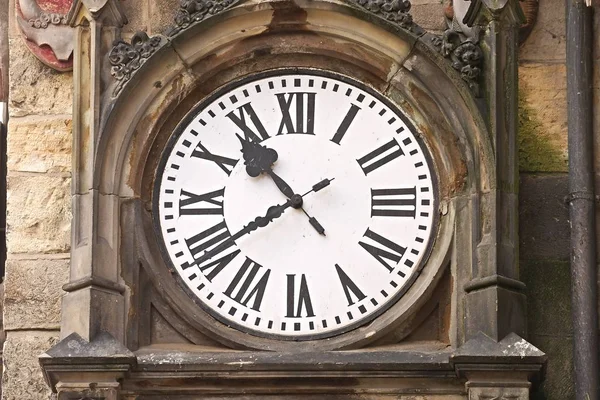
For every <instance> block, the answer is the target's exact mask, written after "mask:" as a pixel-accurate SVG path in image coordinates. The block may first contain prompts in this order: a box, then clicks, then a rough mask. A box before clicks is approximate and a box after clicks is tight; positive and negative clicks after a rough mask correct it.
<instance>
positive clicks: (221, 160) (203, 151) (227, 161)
mask: <svg viewBox="0 0 600 400" xmlns="http://www.w3.org/2000/svg"><path fill="white" fill-rule="evenodd" d="M192 157H196V158H202V159H203V160H208V161H212V162H214V163H215V164H217V165H218V166H219V168H221V169H222V170H223V172H225V173H226V174H227V175H229V174H230V173H231V170H232V169H233V167H235V164H237V160H234V159H233V158H229V157H223V156H218V155H216V154H212V153H211V152H210V151H208V149H207V148H206V147H204V145H202V143H200V142H198V146H196V148H195V149H194V151H193V152H192ZM227 165H228V166H230V167H232V168H228V167H226V166H227Z"/></svg>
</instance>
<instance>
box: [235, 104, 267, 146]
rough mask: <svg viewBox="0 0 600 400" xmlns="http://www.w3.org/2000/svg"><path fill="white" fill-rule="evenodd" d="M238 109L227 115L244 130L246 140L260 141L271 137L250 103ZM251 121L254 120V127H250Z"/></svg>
mask: <svg viewBox="0 0 600 400" xmlns="http://www.w3.org/2000/svg"><path fill="white" fill-rule="evenodd" d="M236 111H237V112H236ZM236 111H231V112H230V113H229V114H227V117H229V119H230V120H231V121H233V123H234V124H236V125H237V126H238V128H240V129H241V130H242V132H243V133H244V138H245V139H246V140H251V141H253V142H255V143H259V142H261V141H262V140H265V139H268V138H269V137H270V136H269V134H268V133H267V131H266V130H265V127H264V126H263V124H262V122H261V121H260V119H259V118H258V115H256V111H254V108H252V105H251V104H250V103H246V104H244V105H243V106H240V107H238V108H237V110H236ZM246 117H248V119H246ZM246 121H248V122H246ZM249 122H252V125H253V126H254V129H253V128H251V127H250V125H249ZM259 135H260V137H259Z"/></svg>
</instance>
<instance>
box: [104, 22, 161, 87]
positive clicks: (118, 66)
mask: <svg viewBox="0 0 600 400" xmlns="http://www.w3.org/2000/svg"><path fill="white" fill-rule="evenodd" d="M161 43H162V38H161V36H152V37H148V35H147V34H146V33H145V32H137V33H136V34H135V35H133V38H132V39H131V44H130V43H127V42H125V41H123V40H117V41H116V42H115V43H114V44H113V48H112V50H111V51H110V54H109V55H108V59H109V60H110V64H111V65H112V68H111V71H110V73H111V75H112V76H113V77H114V78H115V79H116V80H117V86H116V88H115V90H114V92H113V96H116V95H118V94H119V92H120V91H121V90H122V89H123V86H124V85H125V83H127V81H129V79H130V78H131V76H132V75H133V74H134V73H135V72H136V71H137V70H138V69H140V67H141V66H142V65H143V64H144V63H145V62H146V60H147V59H148V58H150V56H151V55H152V54H154V53H155V52H156V50H158V49H159V48H160V46H161Z"/></svg>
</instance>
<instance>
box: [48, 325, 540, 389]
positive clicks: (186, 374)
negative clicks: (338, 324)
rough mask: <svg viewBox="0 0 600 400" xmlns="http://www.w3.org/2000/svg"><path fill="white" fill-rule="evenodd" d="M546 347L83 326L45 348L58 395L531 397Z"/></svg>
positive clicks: (512, 339)
mask: <svg viewBox="0 0 600 400" xmlns="http://www.w3.org/2000/svg"><path fill="white" fill-rule="evenodd" d="M426 347H427V344H425V343H424V348H426ZM544 362H545V356H544V354H543V353H542V352H540V351H539V350H538V349H536V348H535V347H533V346H531V345H530V344H529V343H527V342H526V341H525V340H523V339H521V338H520V337H518V336H517V335H515V334H510V335H508V336H507V337H506V338H505V339H503V340H502V341H501V342H495V341H493V340H492V339H490V338H488V337H487V336H484V335H480V336H479V337H477V338H475V339H472V340H470V341H469V342H467V343H466V344H465V345H464V346H462V347H461V348H460V349H456V350H452V349H447V350H443V351H439V350H438V351H430V352H427V351H408V350H397V349H393V348H389V349H387V348H386V349H381V350H369V351H360V350H353V351H334V352H303V353H278V352H263V351H258V352H256V351H226V352H223V351H221V352H215V351H214V350H213V351H210V350H209V349H203V348H202V347H200V346H187V347H180V348H177V349H175V348H172V346H168V348H165V347H164V346H163V347H159V346H149V347H146V348H142V349H140V350H138V351H136V352H135V353H133V352H130V351H129V350H127V349H126V348H124V347H123V346H122V345H121V344H120V343H118V342H117V341H116V340H114V338H112V337H111V336H110V335H108V334H102V335H100V336H99V337H98V338H97V339H96V340H94V341H93V342H91V343H88V342H86V341H85V340H83V339H82V338H81V337H79V336H78V335H76V334H72V335H70V336H68V337H67V338H65V339H64V340H62V341H61V342H60V343H59V344H57V345H56V346H55V347H53V348H52V349H50V350H49V351H48V352H47V353H46V354H44V355H42V356H41V357H40V363H41V365H42V368H43V371H44V375H45V378H46V380H47V382H48V384H49V385H50V386H51V387H52V388H53V390H54V391H55V392H57V393H58V400H75V399H77V400H82V399H94V400H120V399H122V400H134V399H135V400H159V399H162V400H164V399H169V400H192V399H206V400H216V399H231V400H233V399H236V400H249V399H257V400H258V399H273V400H275V399H287V400H299V399H308V400H312V399H314V400H317V399H331V400H334V399H336V400H338V399H339V400H341V399H349V400H350V399H361V400H364V399H369V400H370V399H372V400H380V399H405V400H459V399H468V400H482V399H498V400H502V399H505V400H508V399H510V400H527V399H529V389H530V387H531V385H532V383H535V381H536V379H537V377H538V376H539V374H540V372H541V369H542V368H543V365H544Z"/></svg>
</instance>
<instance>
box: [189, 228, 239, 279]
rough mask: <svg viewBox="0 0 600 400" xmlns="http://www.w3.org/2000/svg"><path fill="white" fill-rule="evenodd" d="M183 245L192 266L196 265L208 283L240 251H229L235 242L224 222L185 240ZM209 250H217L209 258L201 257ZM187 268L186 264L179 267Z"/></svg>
mask: <svg viewBox="0 0 600 400" xmlns="http://www.w3.org/2000/svg"><path fill="white" fill-rule="evenodd" d="M185 243H186V245H187V247H188V249H189V250H190V253H191V254H192V257H194V259H195V261H194V264H196V265H198V267H199V268H200V271H202V273H203V274H204V275H205V276H206V279H208V280H209V281H212V280H213V279H214V278H215V277H216V276H217V275H218V274H219V272H221V271H222V270H223V268H225V267H226V266H227V265H228V264H229V263H230V262H231V261H232V260H233V259H234V258H235V257H236V256H237V255H238V254H239V253H240V250H237V249H236V250H233V249H231V247H232V246H233V245H234V244H235V242H234V241H233V240H231V234H230V233H229V230H228V229H227V225H225V221H222V222H220V223H218V224H216V225H215V226H212V227H210V228H208V229H206V230H204V231H202V232H200V233H198V234H196V235H194V236H192V237H190V238H188V239H185ZM209 249H210V250H216V249H218V251H216V253H215V254H213V256H212V257H211V258H209V259H206V258H204V257H203V255H204V253H206V252H207V251H209ZM231 250H233V251H231ZM222 254H224V255H222ZM189 267H191V265H190V264H189V263H187V262H186V263H184V264H183V265H182V266H181V268H183V269H187V268H189Z"/></svg>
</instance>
